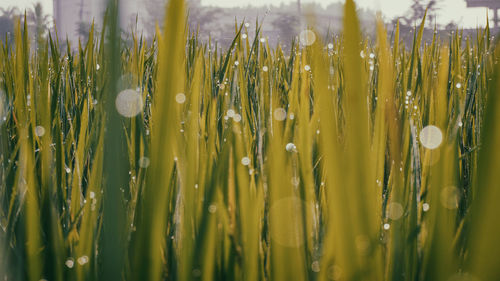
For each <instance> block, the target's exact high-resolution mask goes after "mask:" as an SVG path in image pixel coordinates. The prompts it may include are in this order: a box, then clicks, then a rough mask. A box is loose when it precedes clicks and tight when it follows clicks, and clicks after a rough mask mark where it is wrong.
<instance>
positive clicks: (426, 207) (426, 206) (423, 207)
mask: <svg viewBox="0 0 500 281" xmlns="http://www.w3.org/2000/svg"><path fill="white" fill-rule="evenodd" d="M430 208H431V206H430V205H429V204H428V203H424V204H422V211H424V212H427V211H429V209H430Z"/></svg>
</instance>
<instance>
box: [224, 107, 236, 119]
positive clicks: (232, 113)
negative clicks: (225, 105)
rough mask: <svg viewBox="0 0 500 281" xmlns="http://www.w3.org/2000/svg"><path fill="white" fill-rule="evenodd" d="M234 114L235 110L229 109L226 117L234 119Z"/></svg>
mask: <svg viewBox="0 0 500 281" xmlns="http://www.w3.org/2000/svg"><path fill="white" fill-rule="evenodd" d="M234 114H235V112H234V110H233V109H229V110H228V111H227V114H226V115H227V117H229V118H233V117H234Z"/></svg>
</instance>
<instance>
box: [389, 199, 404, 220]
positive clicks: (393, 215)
mask: <svg viewBox="0 0 500 281" xmlns="http://www.w3.org/2000/svg"><path fill="white" fill-rule="evenodd" d="M403 212H404V210H403V206H401V204H399V203H397V202H391V203H389V204H388V205H387V217H388V218H390V219H391V220H398V219H400V218H401V217H402V216H403Z"/></svg>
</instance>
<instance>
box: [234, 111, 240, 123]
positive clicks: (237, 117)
mask: <svg viewBox="0 0 500 281" xmlns="http://www.w3.org/2000/svg"><path fill="white" fill-rule="evenodd" d="M233 120H234V122H240V121H241V115H239V114H238V113H236V114H235V115H234V117H233Z"/></svg>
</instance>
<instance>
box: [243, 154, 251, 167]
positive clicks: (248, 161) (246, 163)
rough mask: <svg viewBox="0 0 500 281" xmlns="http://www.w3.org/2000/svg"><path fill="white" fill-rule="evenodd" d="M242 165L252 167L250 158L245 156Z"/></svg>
mask: <svg viewBox="0 0 500 281" xmlns="http://www.w3.org/2000/svg"><path fill="white" fill-rule="evenodd" d="M241 164H243V166H248V165H250V158H248V157H246V156H245V157H243V158H241Z"/></svg>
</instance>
